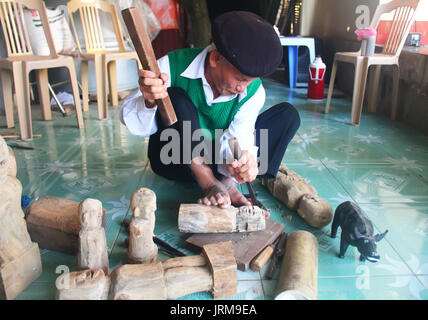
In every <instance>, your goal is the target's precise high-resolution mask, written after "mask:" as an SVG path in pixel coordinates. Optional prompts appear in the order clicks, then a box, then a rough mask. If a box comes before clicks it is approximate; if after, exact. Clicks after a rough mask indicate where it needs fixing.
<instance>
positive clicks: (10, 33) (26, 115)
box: [0, 0, 83, 140]
mask: <svg viewBox="0 0 428 320" xmlns="http://www.w3.org/2000/svg"><path fill="white" fill-rule="evenodd" d="M24 8H27V9H30V10H37V11H38V13H39V16H40V19H41V23H42V27H43V31H44V34H45V37H46V40H47V43H48V47H49V56H39V55H34V54H33V51H32V49H31V45H30V41H29V37H28V32H27V28H26V25H25V23H24V17H23V14H24ZM0 20H1V25H2V29H3V35H4V39H5V44H6V52H7V57H6V58H0V73H1V83H2V90H3V98H4V106H5V112H6V124H7V127H8V128H12V127H14V126H15V122H14V114H13V112H14V110H13V98H12V97H13V94H12V84H13V86H14V87H15V96H16V101H15V103H16V108H17V111H18V120H19V127H20V134H21V139H22V140H31V139H32V138H33V129H32V124H31V101H30V80H29V73H30V72H31V71H32V70H35V71H36V78H37V85H38V92H39V99H40V105H41V107H42V111H43V118H44V120H51V118H52V115H51V108H50V107H51V106H50V98H49V88H48V69H49V68H58V67H65V68H67V69H68V71H69V75H70V82H71V85H72V90H73V96H74V101H75V106H76V118H77V126H78V127H79V128H83V117H82V108H81V105H80V98H79V91H78V90H79V89H78V86H77V78H76V70H75V67H74V62H73V58H71V57H66V56H59V55H58V54H57V53H56V50H55V44H54V42H53V39H52V34H51V30H50V27H49V21H48V17H47V13H46V7H45V4H44V2H43V1H42V0H0Z"/></svg>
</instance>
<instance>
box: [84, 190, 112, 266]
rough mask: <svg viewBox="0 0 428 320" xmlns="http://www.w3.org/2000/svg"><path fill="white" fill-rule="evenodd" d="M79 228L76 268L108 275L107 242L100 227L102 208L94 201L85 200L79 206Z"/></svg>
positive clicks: (97, 201) (100, 204)
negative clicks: (96, 270)
mask: <svg viewBox="0 0 428 320" xmlns="http://www.w3.org/2000/svg"><path fill="white" fill-rule="evenodd" d="M79 216H80V223H81V228H80V232H79V245H78V251H77V268H78V269H79V270H84V269H102V270H103V271H104V272H105V273H106V274H108V273H109V269H108V267H109V261H108V253H107V241H106V235H105V230H104V228H103V227H102V218H103V207H102V203H101V201H99V200H96V199H89V198H88V199H85V200H83V201H82V202H81V203H80V205H79Z"/></svg>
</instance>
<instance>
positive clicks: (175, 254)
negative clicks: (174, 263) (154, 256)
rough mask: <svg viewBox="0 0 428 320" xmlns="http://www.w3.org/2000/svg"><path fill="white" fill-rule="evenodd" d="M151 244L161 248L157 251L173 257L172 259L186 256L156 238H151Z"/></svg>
mask: <svg viewBox="0 0 428 320" xmlns="http://www.w3.org/2000/svg"><path fill="white" fill-rule="evenodd" d="M153 242H154V243H156V244H157V245H158V246H161V247H162V248H159V250H162V251H164V252H165V253H167V254H169V255H170V256H173V257H185V256H186V254H184V253H183V252H181V251H180V250H178V249H176V248H174V247H172V246H171V245H169V244H168V243H166V242H165V241H163V240H161V239H159V238H158V237H156V236H153Z"/></svg>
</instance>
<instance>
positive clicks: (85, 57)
mask: <svg viewBox="0 0 428 320" xmlns="http://www.w3.org/2000/svg"><path fill="white" fill-rule="evenodd" d="M67 8H68V13H69V16H70V21H71V25H72V28H73V34H74V38H75V41H76V44H77V47H78V49H79V53H80V58H81V60H82V64H81V68H82V69H81V74H82V98H83V111H87V110H88V109H89V106H88V96H89V94H88V63H89V61H93V62H94V65H95V76H96V89H97V105H98V118H99V119H100V120H102V119H107V118H108V99H107V83H106V81H107V80H106V75H107V74H108V83H109V89H110V95H111V103H112V105H113V106H117V105H118V94H117V79H116V61H117V60H120V59H135V60H136V61H137V65H138V67H139V68H141V64H140V61H139V60H138V56H137V53H136V52H135V51H129V50H126V49H125V43H124V41H123V36H122V31H121V29H120V25H119V19H118V16H117V12H116V8H115V6H114V5H113V4H111V3H108V2H104V1H101V0H92V1H88V0H86V1H81V0H72V1H70V2H68V3H67ZM100 10H101V11H102V12H104V13H107V14H108V15H109V16H110V18H111V22H112V24H113V27H114V31H115V35H116V40H117V43H118V45H119V50H117V51H108V50H106V48H105V46H104V37H103V33H102V27H101V22H100V12H99V11H100ZM77 11H78V12H79V15H80V22H81V25H82V31H83V38H84V41H85V51H83V50H82V46H81V45H80V42H79V37H78V36H77V31H76V26H75V23H74V19H73V13H75V12H77Z"/></svg>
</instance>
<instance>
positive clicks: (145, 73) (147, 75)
mask: <svg viewBox="0 0 428 320" xmlns="http://www.w3.org/2000/svg"><path fill="white" fill-rule="evenodd" d="M138 77H139V79H138V84H139V85H140V91H141V93H142V94H143V97H144V100H145V101H146V107H148V108H153V107H154V106H155V105H156V104H155V100H156V99H163V98H166V97H167V96H168V92H167V90H166V84H167V82H168V79H169V77H168V74H166V73H161V75H160V78H158V77H156V75H155V73H154V72H152V71H149V70H142V69H140V70H138Z"/></svg>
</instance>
